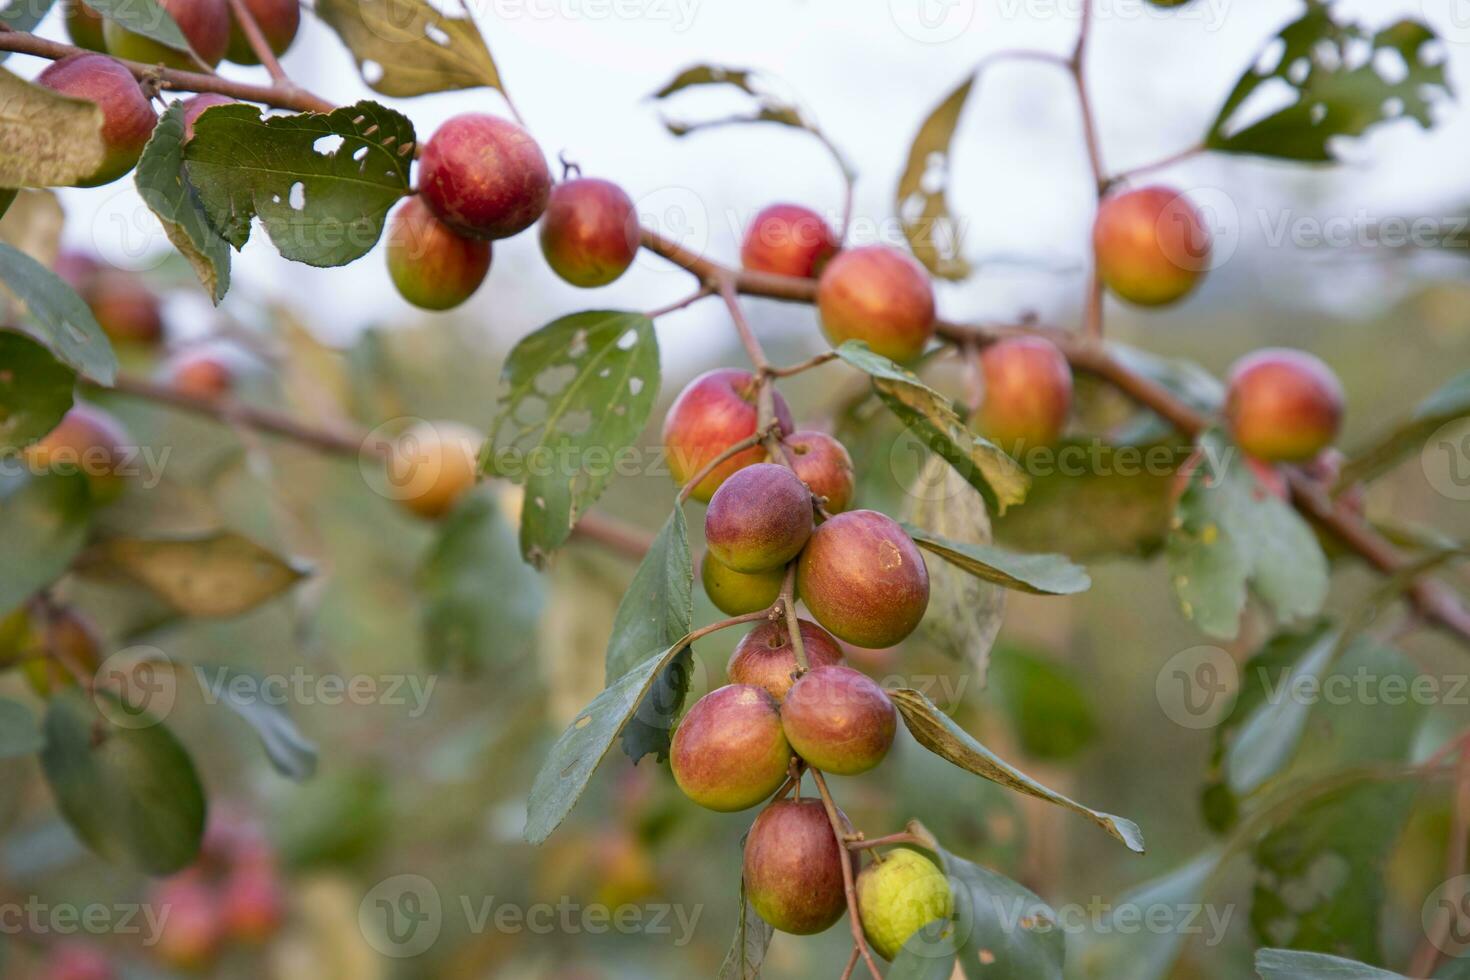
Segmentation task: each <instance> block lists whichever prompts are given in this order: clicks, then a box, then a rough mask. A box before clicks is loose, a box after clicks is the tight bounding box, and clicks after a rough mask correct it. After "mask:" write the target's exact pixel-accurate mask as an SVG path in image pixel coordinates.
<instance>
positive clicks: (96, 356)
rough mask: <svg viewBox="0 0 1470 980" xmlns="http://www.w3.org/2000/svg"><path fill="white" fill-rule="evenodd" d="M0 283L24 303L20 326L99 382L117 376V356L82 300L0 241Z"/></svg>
mask: <svg viewBox="0 0 1470 980" xmlns="http://www.w3.org/2000/svg"><path fill="white" fill-rule="evenodd" d="M0 283H4V285H5V287H6V288H7V289H9V290H10V292H11V293H13V294H14V295H15V296H16V297H17V298H18V299H20V301H21V302H22V303H24V304H25V305H26V310H27V311H28V312H29V313H30V316H29V317H26V318H24V320H23V321H22V322H21V324H20V326H19V329H21V330H22V331H24V332H25V333H28V334H30V335H31V336H32V337H34V338H35V339H36V340H37V341H39V342H40V343H41V344H42V345H43V346H44V347H46V349H48V350H49V351H51V353H53V354H55V355H56V357H57V359H58V360H60V361H61V362H62V363H63V364H66V365H67V366H68V367H71V368H73V369H74V370H76V371H77V373H78V374H84V375H86V376H87V377H88V378H91V379H92V380H93V381H96V382H97V383H98V384H103V385H110V384H112V380H113V378H114V377H116V375H117V355H116V354H114V353H113V351H112V344H111V343H109V342H108V340H107V336H106V335H105V334H104V333H103V332H102V328H101V327H100V326H98V325H97V319H96V317H94V316H93V315H92V311H91V310H90V309H88V308H87V304H86V303H84V302H82V298H81V297H80V296H78V295H77V294H76V291H75V290H73V289H72V288H71V287H70V286H68V285H67V284H66V283H65V282H63V281H62V280H61V279H60V278H58V277H57V275H56V274H55V273H54V272H52V271H51V270H50V269H48V268H46V267H45V266H43V265H41V263H39V262H37V261H36V260H35V259H33V258H31V257H30V256H29V255H26V254H25V253H24V252H19V251H16V250H15V249H13V248H11V247H10V246H9V245H6V244H4V243H0Z"/></svg>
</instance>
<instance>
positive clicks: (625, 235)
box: [541, 177, 639, 289]
mask: <svg viewBox="0 0 1470 980" xmlns="http://www.w3.org/2000/svg"><path fill="white" fill-rule="evenodd" d="M638 233H639V231H638V214H637V212H636V211H635V210H634V209H633V201H632V199H631V198H629V197H628V195H627V194H626V193H625V192H624V191H623V189H622V188H621V187H619V186H618V185H617V184H614V183H613V182H611V181H608V180H598V179H596V178H593V177H580V178H578V179H576V180H568V181H564V182H562V183H560V184H557V185H556V187H554V188H553V189H552V191H551V198H550V200H549V201H548V202H547V205H546V214H545V215H543V216H542V218H541V254H542V255H544V256H546V262H547V264H548V265H550V266H551V269H552V271H553V272H555V273H556V274H557V275H559V276H561V277H562V278H563V279H565V280H566V281H567V282H569V283H571V284H572V285H573V286H581V287H582V288H584V289H588V288H591V287H593V286H606V285H607V284H608V283H610V282H613V281H614V280H616V279H617V278H618V277H619V276H621V275H622V274H623V273H624V272H627V271H628V266H630V265H632V264H633V258H634V256H636V255H637V254H638Z"/></svg>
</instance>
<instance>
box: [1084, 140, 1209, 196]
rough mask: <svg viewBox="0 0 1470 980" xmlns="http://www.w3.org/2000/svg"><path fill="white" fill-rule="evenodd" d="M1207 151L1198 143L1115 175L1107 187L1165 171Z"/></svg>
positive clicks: (1108, 181) (1110, 178)
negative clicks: (1158, 171)
mask: <svg viewBox="0 0 1470 980" xmlns="http://www.w3.org/2000/svg"><path fill="white" fill-rule="evenodd" d="M1207 149H1209V148H1208V147H1206V146H1205V145H1204V144H1203V143H1196V144H1194V145H1193V146H1190V147H1187V148H1185V149H1183V150H1180V151H1179V152H1177V153H1171V154H1169V155H1168V156H1166V157H1163V158H1161V159H1158V160H1155V161H1153V162H1152V163H1143V164H1139V165H1138V166H1136V167H1130V168H1128V169H1127V170H1124V171H1121V172H1120V173H1116V174H1113V176H1111V177H1109V178H1108V180H1107V185H1108V187H1110V188H1111V187H1113V186H1114V185H1116V184H1121V183H1123V182H1124V181H1127V180H1135V179H1137V178H1139V177H1142V176H1143V175H1144V174H1150V173H1153V172H1154V171H1156V170H1164V169H1166V168H1168V167H1172V166H1174V165H1175V164H1177V163H1183V162H1184V161H1185V160H1190V159H1193V158H1194V157H1197V156H1199V155H1200V154H1201V153H1204V152H1205V151H1206V150H1207Z"/></svg>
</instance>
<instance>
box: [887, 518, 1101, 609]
mask: <svg viewBox="0 0 1470 980" xmlns="http://www.w3.org/2000/svg"><path fill="white" fill-rule="evenodd" d="M903 529H904V530H905V531H907V532H908V535H909V537H911V538H913V539H914V542H915V543H916V544H917V545H918V546H919V547H920V548H923V549H924V550H925V551H928V552H931V553H933V554H936V555H938V556H939V557H940V558H943V559H944V560H945V561H947V562H949V563H950V564H952V565H954V566H956V567H957V568H962V569H964V570H965V571H967V572H969V573H970V574H971V575H974V576H976V577H978V578H983V579H985V580H986V581H987V582H994V583H995V584H996V585H999V586H1003V587H1005V588H1007V589H1014V590H1016V591H1017V592H1030V593H1031V594H1033V595H1076V594H1077V593H1079V592H1086V591H1087V590H1088V589H1089V588H1091V587H1092V579H1091V578H1089V577H1088V575H1087V570H1086V569H1084V568H1083V567H1082V566H1081V565H1074V564H1072V563H1071V562H1070V561H1068V560H1067V559H1065V558H1063V557H1062V556H1061V555H1018V554H1016V553H1015V552H1013V551H1006V550H1005V549H1004V548H997V547H995V546H993V545H984V544H970V543H969V542H965V541H950V540H949V539H947V538H941V537H939V536H937V535H934V534H931V533H929V532H928V531H926V530H924V529H923V528H921V527H914V526H913V525H912V524H905V525H904V526H903Z"/></svg>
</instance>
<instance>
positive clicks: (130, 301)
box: [53, 252, 163, 346]
mask: <svg viewBox="0 0 1470 980" xmlns="http://www.w3.org/2000/svg"><path fill="white" fill-rule="evenodd" d="M53 271H54V272H55V273H56V275H57V276H59V277H60V278H61V279H62V281H64V282H65V283H66V284H67V285H69V286H71V288H72V289H74V290H76V292H77V295H79V296H80V297H81V298H82V301H83V302H85V303H86V304H87V307H88V308H89V309H90V310H91V311H92V316H93V317H95V318H96V320H97V324H98V326H100V327H101V328H102V332H103V333H105V334H107V336H108V339H110V340H112V341H113V342H114V343H118V344H139V345H148V346H151V345H153V344H156V343H158V342H159V340H161V339H162V338H163V310H162V308H161V306H160V304H159V301H158V297H157V296H156V295H155V294H154V292H153V290H151V289H149V288H148V286H147V285H146V284H144V282H143V281H142V280H141V279H139V278H138V277H137V276H135V275H133V274H131V273H128V272H124V271H123V270H121V269H114V268H112V267H111V266H104V265H102V264H101V263H100V262H98V261H97V260H96V259H94V258H92V257H91V256H89V255H84V254H82V253H81V252H62V253H61V255H59V256H58V257H57V259H56V265H55V267H54V269H53Z"/></svg>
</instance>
